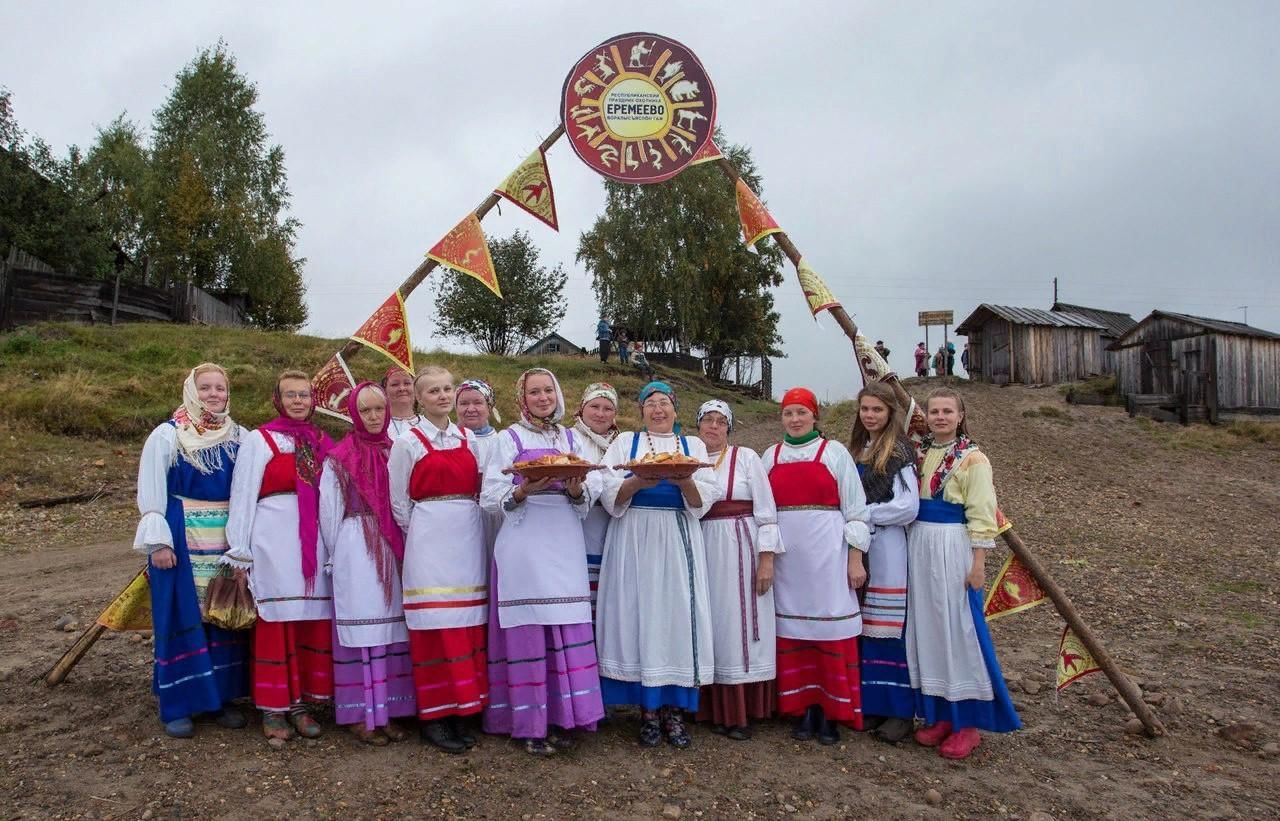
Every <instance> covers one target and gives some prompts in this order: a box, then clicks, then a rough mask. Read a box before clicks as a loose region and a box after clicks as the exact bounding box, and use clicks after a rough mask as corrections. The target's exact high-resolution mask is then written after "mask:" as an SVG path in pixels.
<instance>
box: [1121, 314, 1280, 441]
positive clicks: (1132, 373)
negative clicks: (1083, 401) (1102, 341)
mask: <svg viewBox="0 0 1280 821" xmlns="http://www.w3.org/2000/svg"><path fill="white" fill-rule="evenodd" d="M1110 349H1111V350H1112V351H1113V352H1114V353H1115V355H1116V363H1117V368H1116V377H1117V381H1116V390H1117V392H1119V393H1120V395H1121V396H1123V397H1124V398H1125V401H1126V404H1127V406H1128V408H1129V412H1130V414H1134V413H1146V414H1148V415H1151V416H1154V417H1155V418H1157V419H1162V420H1165V421H1182V422H1184V423H1185V422H1194V421H1200V420H1207V421H1210V422H1217V421H1219V420H1220V419H1223V418H1231V417H1238V416H1245V415H1247V416H1270V415H1280V334H1277V333H1272V332H1271V331H1264V330H1262V329H1261V328H1254V327H1251V326H1249V325H1245V324H1242V323H1240V322H1228V321H1226V320H1221V319H1209V318H1207V317H1202V316H1190V315H1188V314H1178V313H1173V312H1172V311H1152V312H1151V315H1150V316H1148V317H1147V318H1145V319H1143V320H1142V321H1141V322H1139V323H1138V324H1137V325H1135V326H1134V327H1133V328H1131V329H1130V330H1129V331H1128V332H1126V333H1125V334H1124V335H1123V336H1121V337H1120V338H1119V339H1117V340H1116V341H1115V342H1113V343H1112V344H1111V345H1110Z"/></svg>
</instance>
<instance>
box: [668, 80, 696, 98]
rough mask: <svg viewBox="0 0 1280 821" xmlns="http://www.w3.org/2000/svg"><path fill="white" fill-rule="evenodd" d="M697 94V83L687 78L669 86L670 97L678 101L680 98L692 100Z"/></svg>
mask: <svg viewBox="0 0 1280 821" xmlns="http://www.w3.org/2000/svg"><path fill="white" fill-rule="evenodd" d="M697 96H698V84H697V83H694V82H691V81H689V80H681V81H680V82H678V83H676V84H675V85H673V86H672V87H671V99H673V100H675V101H677V102H679V101H681V100H692V99H693V98H694V97H697Z"/></svg>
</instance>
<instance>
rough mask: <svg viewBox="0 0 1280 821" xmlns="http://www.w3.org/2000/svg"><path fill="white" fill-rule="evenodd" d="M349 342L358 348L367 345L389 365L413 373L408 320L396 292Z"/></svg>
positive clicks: (402, 303) (400, 298)
mask: <svg viewBox="0 0 1280 821" xmlns="http://www.w3.org/2000/svg"><path fill="white" fill-rule="evenodd" d="M351 338H352V339H354V340H355V341H356V342H359V343H360V344H361V345H368V346H369V347H370V348H373V349H374V350H375V351H377V352H378V353H380V354H383V355H384V356H386V357H388V358H389V359H390V360H391V361H392V362H394V363H396V364H397V365H399V366H400V367H402V368H404V369H405V370H406V371H408V372H409V373H413V348H411V347H409V318H408V317H407V316H406V315H405V311H404V299H403V298H402V297H401V296H400V292H399V291H396V292H395V293H394V294H392V295H391V296H389V297H387V300H386V302H383V303H382V304H381V305H379V306H378V310H376V311H374V312H373V316H371V317H369V318H368V319H366V320H365V322H364V324H363V325H361V326H360V330H358V331H356V332H355V333H354V334H352V335H351Z"/></svg>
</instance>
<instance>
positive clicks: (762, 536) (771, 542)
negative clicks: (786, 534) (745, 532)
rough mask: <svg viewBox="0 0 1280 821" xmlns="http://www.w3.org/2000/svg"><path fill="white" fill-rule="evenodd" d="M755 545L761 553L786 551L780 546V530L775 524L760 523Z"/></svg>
mask: <svg viewBox="0 0 1280 821" xmlns="http://www.w3.org/2000/svg"><path fill="white" fill-rule="evenodd" d="M756 547H758V548H759V549H760V552H761V553H786V552H787V551H786V548H784V547H783V546H782V530H781V528H779V527H778V526H777V525H776V524H767V525H760V529H759V530H758V531H757V533H756Z"/></svg>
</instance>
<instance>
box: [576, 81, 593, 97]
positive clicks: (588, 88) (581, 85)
mask: <svg viewBox="0 0 1280 821" xmlns="http://www.w3.org/2000/svg"><path fill="white" fill-rule="evenodd" d="M595 87H596V84H595V83H593V82H591V81H590V80H588V79H587V78H586V77H579V78H578V82H576V83H574V84H573V90H574V91H576V92H577V93H579V94H590V93H591V92H592V91H593V90H594V89H595Z"/></svg>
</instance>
